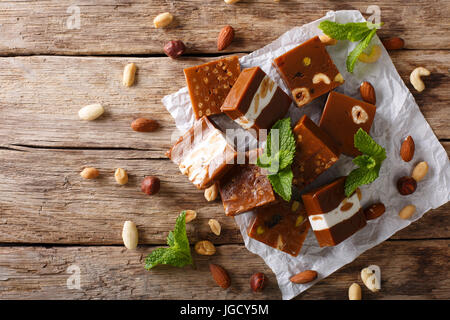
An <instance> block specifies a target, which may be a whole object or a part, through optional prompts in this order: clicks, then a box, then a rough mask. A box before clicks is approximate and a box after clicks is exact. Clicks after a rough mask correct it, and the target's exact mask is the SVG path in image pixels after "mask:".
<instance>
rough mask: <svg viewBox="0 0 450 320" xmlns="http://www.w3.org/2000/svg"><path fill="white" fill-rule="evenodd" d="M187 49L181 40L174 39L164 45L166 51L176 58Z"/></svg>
mask: <svg viewBox="0 0 450 320" xmlns="http://www.w3.org/2000/svg"><path fill="white" fill-rule="evenodd" d="M185 51H186V46H185V45H184V43H183V41H181V40H172V41H169V42H167V43H166V45H165V46H164V53H165V54H166V55H167V56H168V57H170V58H172V59H176V58H178V57H179V56H181V55H182V54H183V53H184V52H185Z"/></svg>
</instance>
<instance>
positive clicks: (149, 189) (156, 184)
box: [141, 176, 161, 196]
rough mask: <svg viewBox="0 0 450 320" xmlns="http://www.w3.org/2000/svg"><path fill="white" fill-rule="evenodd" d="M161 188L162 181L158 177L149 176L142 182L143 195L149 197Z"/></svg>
mask: <svg viewBox="0 0 450 320" xmlns="http://www.w3.org/2000/svg"><path fill="white" fill-rule="evenodd" d="M160 187H161V181H160V180H159V178H158V177H154V176H148V177H145V178H144V180H142V183H141V190H142V192H143V193H145V194H148V195H150V196H151V195H154V194H156V193H158V192H159V188H160Z"/></svg>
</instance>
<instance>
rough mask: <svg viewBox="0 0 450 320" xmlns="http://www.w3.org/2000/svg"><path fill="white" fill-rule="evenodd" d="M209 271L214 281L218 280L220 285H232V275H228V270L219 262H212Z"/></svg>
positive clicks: (225, 286) (223, 286) (224, 286)
mask: <svg viewBox="0 0 450 320" xmlns="http://www.w3.org/2000/svg"><path fill="white" fill-rule="evenodd" d="M209 271H211V275H212V277H213V279H214V281H216V283H217V284H218V285H219V286H220V287H222V288H224V289H227V288H228V287H229V286H230V284H231V280H230V276H229V275H228V272H227V271H226V270H225V269H224V268H222V267H221V266H219V265H218V264H213V263H211V264H210V265H209Z"/></svg>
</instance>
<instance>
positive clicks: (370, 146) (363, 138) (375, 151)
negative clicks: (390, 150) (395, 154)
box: [353, 128, 386, 163]
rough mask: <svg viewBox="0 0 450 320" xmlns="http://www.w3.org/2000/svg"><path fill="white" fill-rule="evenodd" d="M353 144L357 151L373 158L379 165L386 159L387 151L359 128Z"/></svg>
mask: <svg viewBox="0 0 450 320" xmlns="http://www.w3.org/2000/svg"><path fill="white" fill-rule="evenodd" d="M353 142H354V145H355V148H356V149H358V150H359V151H361V152H362V153H363V154H366V155H369V156H371V157H372V158H374V159H375V160H376V161H377V163H379V162H382V161H383V160H384V159H386V150H385V149H384V148H383V147H382V146H380V145H379V144H378V143H376V142H375V141H374V140H373V139H372V137H371V136H370V135H369V134H368V133H367V132H366V131H364V130H363V129H362V128H359V129H358V131H357V132H356V133H355V135H354V137H353Z"/></svg>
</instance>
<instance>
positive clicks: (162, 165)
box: [0, 143, 450, 244]
mask: <svg viewBox="0 0 450 320" xmlns="http://www.w3.org/2000/svg"><path fill="white" fill-rule="evenodd" d="M445 145H446V148H447V150H448V151H450V143H445ZM20 150H22V151H14V150H1V149H0V167H1V168H2V170H1V171H0V181H2V183H1V184H0V194H1V195H2V198H1V199H0V243H57V244H68V243H70V244H77V243H79V244H121V243H122V240H121V228H122V225H123V222H124V221H125V220H133V221H135V223H136V224H137V225H138V229H139V231H140V241H141V243H146V244H161V243H165V239H166V237H167V233H168V232H169V231H170V230H171V229H172V228H173V225H174V221H175V217H176V216H177V215H178V213H179V212H180V211H181V210H184V209H193V210H196V211H198V219H197V220H195V221H194V222H193V223H192V226H189V236H190V239H191V241H198V240H203V239H210V240H212V241H213V242H215V243H219V244H223V243H242V237H241V235H240V232H239V230H238V228H237V226H236V224H235V222H234V220H233V219H231V218H229V217H225V215H224V213H223V207H222V204H221V201H220V200H219V199H218V200H216V201H215V202H213V203H208V202H206V200H205V199H204V196H203V192H201V191H199V190H197V189H195V188H194V187H193V186H192V185H191V184H190V183H189V181H188V180H187V178H186V177H185V176H183V175H181V174H180V172H179V170H178V168H177V167H176V166H175V165H174V164H172V163H171V162H170V161H169V160H163V159H149V158H147V157H148V156H147V151H138V150H134V151H129V150H49V149H33V148H21V149H20ZM84 166H93V167H96V168H98V169H99V170H100V172H101V175H100V177H99V178H98V179H96V180H83V179H82V178H81V177H80V176H79V172H80V171H81V170H82V168H83V167H84ZM117 167H123V168H125V169H126V170H127V171H128V172H129V175H130V179H129V183H128V184H127V185H125V186H120V185H118V184H116V182H115V180H114V170H115V168H117ZM146 175H156V176H159V177H160V178H161V180H162V187H161V191H160V192H159V193H158V194H157V195H154V196H151V197H150V196H147V195H145V194H143V193H142V192H141V191H140V182H141V180H142V179H143V177H144V176H146ZM449 210H450V204H447V205H445V206H442V207H441V208H439V209H436V210H434V211H431V212H429V213H428V214H426V215H425V217H423V218H422V219H421V220H419V221H418V222H416V223H414V224H413V225H412V226H411V227H410V228H406V229H405V230H403V231H402V232H401V233H399V234H398V235H396V236H395V237H396V238H397V239H399V238H403V239H411V238H413V239H414V238H422V239H423V238H427V239H429V238H443V237H450V230H449V227H448V226H449V225H450V223H449V218H450V215H448V211H449ZM210 218H215V219H218V220H219V221H220V223H221V224H222V235H221V236H220V237H216V236H215V235H214V234H212V233H211V231H210V229H209V226H208V220H209V219H210Z"/></svg>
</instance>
